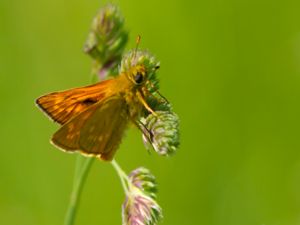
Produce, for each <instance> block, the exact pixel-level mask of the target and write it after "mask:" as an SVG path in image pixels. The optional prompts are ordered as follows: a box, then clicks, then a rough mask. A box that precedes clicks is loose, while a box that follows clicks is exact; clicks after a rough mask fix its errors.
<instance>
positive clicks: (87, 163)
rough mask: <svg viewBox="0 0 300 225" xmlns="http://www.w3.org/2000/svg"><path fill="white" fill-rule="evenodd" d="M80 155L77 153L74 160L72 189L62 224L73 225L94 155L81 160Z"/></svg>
mask: <svg viewBox="0 0 300 225" xmlns="http://www.w3.org/2000/svg"><path fill="white" fill-rule="evenodd" d="M82 157H83V156H81V155H78V158H77V161H76V166H75V175H74V178H75V179H74V183H73V190H72V193H71V199H70V203H69V207H68V210H67V214H66V217H65V223H64V225H73V224H74V222H75V217H76V212H77V210H78V207H79V202H80V196H81V193H82V189H83V186H84V184H85V181H86V178H87V175H88V173H89V170H90V168H91V165H92V163H93V162H94V160H95V158H94V157H91V158H86V159H84V160H83V162H82V160H81V158H82Z"/></svg>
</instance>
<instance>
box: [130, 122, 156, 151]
mask: <svg viewBox="0 0 300 225" xmlns="http://www.w3.org/2000/svg"><path fill="white" fill-rule="evenodd" d="M132 122H133V124H134V125H135V126H136V127H137V128H138V129H139V130H140V131H141V132H142V133H143V134H144V136H145V137H146V138H147V140H148V142H149V143H150V144H151V145H152V142H153V133H152V131H151V130H149V129H148V128H147V127H146V125H145V124H143V123H142V122H141V121H140V120H134V119H132ZM147 150H148V152H149V153H150V151H149V149H147Z"/></svg>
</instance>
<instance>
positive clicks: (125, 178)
mask: <svg viewBox="0 0 300 225" xmlns="http://www.w3.org/2000/svg"><path fill="white" fill-rule="evenodd" d="M111 164H112V166H113V167H114V169H115V170H116V172H117V174H118V175H119V177H120V180H121V183H122V187H123V189H124V191H125V194H126V195H127V196H128V194H129V186H130V182H129V180H128V176H127V174H126V173H125V172H124V170H122V168H121V167H120V166H119V164H118V163H117V161H116V160H114V159H113V160H112V161H111Z"/></svg>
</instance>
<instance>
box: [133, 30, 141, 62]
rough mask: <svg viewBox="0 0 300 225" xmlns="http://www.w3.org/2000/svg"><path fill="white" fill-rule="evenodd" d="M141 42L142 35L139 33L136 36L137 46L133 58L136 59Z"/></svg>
mask: <svg viewBox="0 0 300 225" xmlns="http://www.w3.org/2000/svg"><path fill="white" fill-rule="evenodd" d="M140 42H141V36H140V35H138V36H137V37H136V46H135V49H134V52H133V58H134V59H135V57H136V53H137V50H138V48H139V44H140Z"/></svg>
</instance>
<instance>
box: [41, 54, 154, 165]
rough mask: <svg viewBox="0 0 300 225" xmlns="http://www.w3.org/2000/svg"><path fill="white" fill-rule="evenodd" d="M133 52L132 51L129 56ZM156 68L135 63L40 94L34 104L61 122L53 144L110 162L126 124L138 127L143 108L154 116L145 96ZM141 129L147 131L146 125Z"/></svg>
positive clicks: (149, 94) (52, 140) (148, 91)
mask: <svg viewBox="0 0 300 225" xmlns="http://www.w3.org/2000/svg"><path fill="white" fill-rule="evenodd" d="M135 55H136V52H133V53H132V57H136V56H135ZM158 68H159V66H158V65H156V66H155V67H149V66H147V65H146V64H145V63H136V64H135V65H132V66H130V67H129V68H128V70H126V71H124V72H122V73H121V74H120V75H118V76H116V77H114V78H111V79H108V80H104V81H101V82H98V83H96V84H93V85H89V86H86V87H80V88H74V89H70V90H66V91H61V92H53V93H50V94H46V95H44V96H41V97H39V98H38V99H37V100H36V104H37V105H38V106H39V107H40V108H41V109H42V111H44V112H45V113H46V114H47V115H48V116H49V117H50V118H51V119H53V120H54V121H55V122H57V123H59V124H61V125H62V126H61V127H60V129H59V130H58V131H56V132H55V133H54V135H53V137H52V139H51V142H52V144H54V145H55V146H57V147H58V148H60V149H62V150H64V151H67V152H76V151H79V152H81V153H83V154H85V155H89V156H96V157H99V158H101V159H102V160H106V161H111V160H112V159H113V157H114V155H115V152H116V150H117V149H118V146H119V145H120V143H121V140H122V137H123V134H124V132H125V130H126V128H127V127H128V124H129V123H130V122H132V123H134V124H135V125H136V126H137V127H138V128H140V129H141V126H140V121H139V120H138V118H139V117H140V116H141V114H142V112H143V111H147V112H148V113H151V114H153V115H156V114H155V111H154V110H153V109H152V108H151V107H150V106H149V104H148V103H147V98H148V97H149V96H151V95H152V94H151V91H150V90H149V84H151V82H150V75H153V73H155V71H156V70H157V69H158ZM151 87H153V85H152V86H151ZM141 131H142V132H143V133H144V132H149V131H147V129H146V128H144V129H141ZM147 136H148V137H151V134H149V133H148V134H147Z"/></svg>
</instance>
